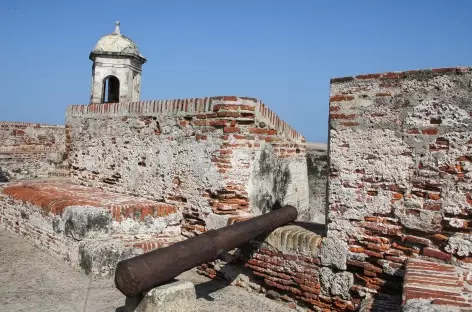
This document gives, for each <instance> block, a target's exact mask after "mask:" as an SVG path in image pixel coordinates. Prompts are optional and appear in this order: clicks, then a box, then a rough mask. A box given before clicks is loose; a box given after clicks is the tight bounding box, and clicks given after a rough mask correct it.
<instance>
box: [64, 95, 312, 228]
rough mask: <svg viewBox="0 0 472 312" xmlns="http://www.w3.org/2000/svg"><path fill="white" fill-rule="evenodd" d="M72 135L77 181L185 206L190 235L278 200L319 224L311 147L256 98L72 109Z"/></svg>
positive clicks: (68, 126)
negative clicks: (312, 202)
mask: <svg viewBox="0 0 472 312" xmlns="http://www.w3.org/2000/svg"><path fill="white" fill-rule="evenodd" d="M66 136H67V147H66V150H67V154H68V157H69V162H70V167H71V172H72V177H73V178H74V179H75V180H76V181H79V182H81V183H82V184H85V185H92V186H99V187H105V188H107V189H111V190H113V191H116V192H119V193H129V194H133V195H137V196H142V197H146V198H150V199H154V200H158V201H163V202H168V203H172V204H175V205H178V207H180V209H181V211H182V212H183V214H184V218H185V220H186V223H185V224H184V231H185V232H186V234H188V235H190V234H191V233H199V232H203V231H205V230H207V229H211V228H219V227H221V226H225V225H226V224H227V222H228V219H229V218H230V217H238V218H239V217H243V218H244V217H247V216H251V215H257V214H261V213H265V212H267V211H269V210H270V209H271V208H272V205H273V204H274V203H277V202H279V203H280V204H292V205H294V206H296V207H298V209H299V211H300V218H302V219H305V220H309V219H310V218H311V215H310V213H311V212H310V210H309V209H308V208H309V207H308V182H307V167H306V159H305V139H304V138H303V137H302V136H301V135H300V134H298V133H297V132H296V131H295V130H293V129H292V128H291V127H290V126H288V125H287V124H286V123H285V122H283V121H282V120H280V119H279V118H278V117H277V116H276V115H275V114H274V113H273V112H272V111H270V110H269V109H268V108H267V107H266V106H265V105H264V104H263V103H261V102H260V101H258V100H255V99H252V98H240V97H214V98H203V99H183V100H172V101H149V102H133V103H116V104H100V105H95V104H93V105H74V106H70V107H69V108H68V110H67V116H66Z"/></svg>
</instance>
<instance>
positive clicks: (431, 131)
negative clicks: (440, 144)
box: [421, 128, 439, 135]
mask: <svg viewBox="0 0 472 312" xmlns="http://www.w3.org/2000/svg"><path fill="white" fill-rule="evenodd" d="M438 132H439V131H438V129H437V128H426V129H423V130H421V133H423V134H425V135H435V134H438Z"/></svg>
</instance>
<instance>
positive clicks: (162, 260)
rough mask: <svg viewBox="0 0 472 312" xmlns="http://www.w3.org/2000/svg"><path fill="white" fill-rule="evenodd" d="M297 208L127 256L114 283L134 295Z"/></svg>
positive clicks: (288, 217) (267, 228) (280, 221)
mask: <svg viewBox="0 0 472 312" xmlns="http://www.w3.org/2000/svg"><path fill="white" fill-rule="evenodd" d="M297 215H298V214H297V209H296V208H295V207H293V206H284V207H282V208H280V209H277V210H274V211H272V212H269V213H266V214H263V215H260V216H257V217H255V218H252V219H250V220H247V221H242V222H238V223H235V224H232V225H229V226H226V227H223V228H220V229H217V230H210V231H207V232H205V233H203V234H200V235H198V236H195V237H192V238H189V239H187V240H185V241H181V242H178V243H175V244H173V245H170V246H168V247H165V248H159V249H156V250H154V251H151V252H149V253H145V254H142V255H139V256H136V257H133V258H130V259H126V260H123V261H120V262H119V263H118V265H117V267H116V271H115V285H116V288H118V289H119V290H120V291H121V292H122V293H123V294H124V295H125V296H127V297H135V296H137V295H138V294H140V293H143V292H145V291H147V290H150V289H151V288H154V287H156V286H159V285H162V284H164V283H166V282H168V281H170V280H172V279H173V278H174V277H176V276H177V275H179V274H180V273H182V272H185V271H187V270H190V269H192V268H194V267H196V266H198V265H200V264H203V263H206V262H209V261H213V260H216V259H217V258H218V257H219V256H220V255H221V254H223V253H225V252H227V251H229V250H232V249H234V248H236V247H239V246H241V245H243V244H244V243H246V242H249V241H250V240H251V239H254V238H256V237H257V236H259V235H261V234H264V233H269V232H271V231H273V230H275V229H276V228H278V227H280V226H282V225H285V224H287V223H289V222H292V221H294V220H295V219H296V218H297Z"/></svg>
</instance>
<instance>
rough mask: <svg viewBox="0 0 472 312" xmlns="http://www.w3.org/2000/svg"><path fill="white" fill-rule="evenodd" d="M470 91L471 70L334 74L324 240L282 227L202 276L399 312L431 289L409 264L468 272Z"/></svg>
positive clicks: (340, 305) (315, 301)
mask: <svg viewBox="0 0 472 312" xmlns="http://www.w3.org/2000/svg"><path fill="white" fill-rule="evenodd" d="M471 91H472V72H471V71H470V68H445V69H433V70H421V71H409V72H401V73H399V72H396V73H385V74H372V75H360V76H357V77H345V78H338V79H333V80H332V81H331V94H330V139H329V172H328V174H329V177H328V216H327V236H326V237H323V236H324V235H323V234H324V231H322V230H320V231H318V235H317V234H316V231H313V230H309V231H307V230H305V229H303V228H300V227H296V226H293V225H292V226H287V227H283V228H279V229H277V230H276V231H274V232H273V233H272V234H270V235H269V237H266V238H261V239H259V240H256V241H254V242H252V246H249V247H248V246H246V247H245V248H244V249H242V250H238V251H236V253H235V254H236V255H237V256H231V255H230V256H227V259H226V260H228V261H226V262H221V261H215V262H212V263H209V264H206V265H204V266H201V267H200V268H199V270H200V272H201V273H202V274H205V275H207V276H210V277H217V276H220V277H224V278H226V279H229V280H231V281H232V282H233V284H236V285H240V286H243V287H247V288H252V289H256V290H258V291H263V292H266V291H268V290H269V289H272V290H275V291H276V294H277V295H275V297H278V298H279V299H281V300H284V301H286V302H287V304H289V305H291V306H293V305H294V303H295V302H296V303H297V304H301V303H305V304H307V305H308V307H310V308H311V309H314V310H316V311H321V310H323V311H330V310H332V311H345V310H357V309H360V310H361V311H398V308H399V307H400V305H401V302H402V292H403V291H404V292H403V298H404V299H405V298H406V299H409V298H428V296H429V295H430V294H431V291H427V290H424V289H420V290H418V289H417V288H415V287H412V286H411V285H409V286H407V287H406V288H405V289H403V287H402V286H403V277H404V274H405V265H406V261H407V259H409V258H414V259H423V260H431V261H433V262H439V263H450V264H454V265H458V266H461V267H463V268H464V269H466V270H467V269H468V270H470V263H472V257H471V254H472V248H471V246H472V240H471V238H470V237H471V235H470V233H471V227H470V220H471V212H470V211H471V205H472V201H471V198H472V197H471V196H472V195H471V194H472V193H471V188H470V178H471V176H470V173H469V171H470V170H471V159H472V155H471V153H470V148H471V146H472V131H471V130H472V96H471V94H472V93H471ZM274 236H275V237H276V239H274ZM248 249H249V251H248ZM238 253H239V254H238ZM241 260H242V263H244V267H245V269H246V270H245V271H244V272H242V273H241V274H240V275H238V276H231V274H229V273H228V272H231V270H229V269H227V267H228V266H231V265H234V264H235V263H236V267H240V264H241V262H240V261H241ZM238 265H239V266H238ZM428 268H429V267H425V271H424V272H420V273H418V272H416V273H415V274H417V275H418V276H428V274H429V273H428V272H427V270H426V269H428ZM244 276H245V277H244ZM425 283H426V284H428V283H430V284H431V285H433V284H434V285H436V284H437V281H436V280H431V281H430V282H428V280H426V282H425ZM410 284H411V283H410ZM407 285H408V284H407ZM428 287H429V286H428ZM431 287H433V286H431ZM434 287H436V286H434ZM446 295H447V292H446V293H444V292H441V294H439V293H437V292H436V293H435V296H439V297H438V298H442V297H444V296H445V297H447V296H446ZM271 296H274V294H273V293H272V294H271ZM452 297H454V298H456V297H457V296H452ZM452 297H451V298H452ZM447 298H449V297H447ZM294 300H295V301H294ZM447 302H448V303H450V300H449V301H447ZM464 306H465V305H464ZM467 306H468V305H467Z"/></svg>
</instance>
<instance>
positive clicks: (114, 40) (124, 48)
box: [90, 22, 146, 63]
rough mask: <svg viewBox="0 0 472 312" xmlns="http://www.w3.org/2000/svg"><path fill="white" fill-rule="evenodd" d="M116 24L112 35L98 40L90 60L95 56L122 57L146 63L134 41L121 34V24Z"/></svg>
mask: <svg viewBox="0 0 472 312" xmlns="http://www.w3.org/2000/svg"><path fill="white" fill-rule="evenodd" d="M115 24H116V26H115V31H114V32H113V33H112V34H109V35H106V36H103V37H102V38H100V40H98V42H97V44H96V45H95V48H94V49H93V50H92V52H91V53H90V58H92V57H93V56H95V55H122V56H131V57H135V58H137V59H138V60H141V61H143V63H144V62H146V59H145V58H144V57H143V56H142V55H141V53H139V50H138V47H137V46H136V44H135V43H134V42H133V40H131V39H130V38H128V37H126V36H124V35H122V34H121V32H120V22H116V23H115Z"/></svg>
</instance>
